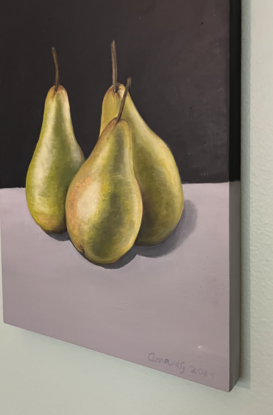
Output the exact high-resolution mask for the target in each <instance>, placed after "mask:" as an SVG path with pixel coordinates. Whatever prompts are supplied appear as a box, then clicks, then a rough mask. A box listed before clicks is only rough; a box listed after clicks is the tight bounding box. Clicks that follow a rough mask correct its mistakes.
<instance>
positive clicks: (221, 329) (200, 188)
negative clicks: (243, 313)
mask: <svg viewBox="0 0 273 415" xmlns="http://www.w3.org/2000/svg"><path fill="white" fill-rule="evenodd" d="M5 9H6V12H5V13H4V15H5V18H4V17H3V16H2V17H1V27H2V29H1V30H2V31H3V33H4V34H5V36H2V40H1V41H0V46H1V52H2V56H3V57H4V61H3V62H4V64H3V66H2V69H1V74H2V77H1V78H2V82H1V84H0V92H1V93H0V114H1V116H0V119H1V128H2V134H1V140H0V143H1V165H0V169H1V176H0V180H1V182H0V185H1V189H0V219H1V250H2V251H1V254H2V283H3V308H4V310H3V311H4V313H3V315H4V322H5V323H6V324H10V325H14V326H17V327H19V328H22V329H26V330H30V331H34V332H37V333H40V334H43V335H47V336H51V337H54V338H56V339H60V340H63V341H67V342H70V343H73V344H76V345H79V346H83V347H86V348H90V349H92V350H95V351H97V352H101V353H105V354H109V355H111V356H114V357H117V358H121V359H125V360H128V361H130V362H133V363H138V364H141V365H144V366H147V367H149V368H152V369H156V370H160V371H162V372H166V373H167V374H170V375H175V376H179V377H181V378H184V379H188V380H191V381H195V382H198V383H202V384H204V385H207V386H211V387H214V388H217V389H221V390H224V391H230V390H231V389H232V388H233V386H234V385H235V383H236V381H237V379H238V376H239V347H240V342H239V338H240V314H239V309H240V301H239V299H240V13H241V10H240V3H239V2H236V1H233V0H231V1H230V0H207V1H206V2H204V1H203V0H185V1H184V2H181V1H179V0H173V1H172V2H167V1H165V0H138V1H136V0H133V1H131V2H126V1H125V0H116V1H115V2H111V1H110V0H102V1H100V2H98V1H94V2H91V3H90V2H87V1H85V0H84V1H82V2H80V3H79V4H76V3H74V2H63V1H61V0H57V2H56V1H55V2H53V0H49V1H47V2H44V1H42V2H40V3H39V4H36V2H34V1H32V0H31V1H29V2H28V3H27V4H24V5H23V4H21V3H19V2H18V3H17V7H16V13H14V10H13V6H12V5H11V4H6V5H5ZM23 16H24V18H22V17H23ZM7 39H8V40H7ZM4 79H5V82H4V81H3V80H4Z"/></svg>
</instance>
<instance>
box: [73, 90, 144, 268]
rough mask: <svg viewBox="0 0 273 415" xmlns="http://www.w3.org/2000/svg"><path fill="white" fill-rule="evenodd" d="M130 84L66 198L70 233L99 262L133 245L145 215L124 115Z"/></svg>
mask: <svg viewBox="0 0 273 415" xmlns="http://www.w3.org/2000/svg"><path fill="white" fill-rule="evenodd" d="M126 88H127V90H128V88H129V83H128V84H127V87H126ZM127 90H126V91H125V93H124V95H123V100H122V101H121V105H120V110H119V114H118V116H117V117H115V118H114V119H113V120H111V121H110V122H109V123H108V125H107V126H106V128H105V129H104V131H103V132H102V134H101V135H100V137H99V139H98V141H97V143H96V145H95V147H94V149H93V151H92V153H91V155H90V156H89V158H88V159H87V160H86V162H85V163H84V164H83V166H82V167H81V168H80V170H79V171H78V173H77V174H76V176H75V177H74V179H73V180H72V182H71V184H70V186H69V189H68V193H67V198H66V221H67V229H68V233H69V236H70V239H71V241H72V242H73V244H74V246H75V247H76V249H77V250H78V251H79V252H80V253H82V254H83V255H84V256H85V258H87V259H88V260H89V261H91V262H93V263H95V264H98V265H106V264H111V263H114V262H116V261H117V260H118V259H119V258H121V257H122V256H123V255H124V254H125V253H126V252H127V251H128V250H129V249H130V248H131V247H132V246H133V244H134V242H135V240H136V237H137V235H138V232H139V229H140V225H141V219H142V200H141V194H140V190H139V186H138V183H137V181H136V178H135V175H134V168H133V160H132V135H131V130H130V127H129V124H128V123H127V122H126V121H125V120H123V119H121V114H122V109H123V106H124V102H125V97H126V93H127Z"/></svg>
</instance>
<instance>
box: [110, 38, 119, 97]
mask: <svg viewBox="0 0 273 415" xmlns="http://www.w3.org/2000/svg"><path fill="white" fill-rule="evenodd" d="M111 56H112V76H113V89H114V92H115V93H116V92H117V90H118V81H117V79H118V65H117V52H116V42H115V41H114V40H113V42H112V43H111Z"/></svg>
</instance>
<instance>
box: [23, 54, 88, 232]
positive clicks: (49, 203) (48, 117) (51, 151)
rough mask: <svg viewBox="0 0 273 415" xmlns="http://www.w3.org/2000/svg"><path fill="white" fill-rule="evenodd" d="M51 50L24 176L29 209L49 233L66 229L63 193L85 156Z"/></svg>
mask: <svg viewBox="0 0 273 415" xmlns="http://www.w3.org/2000/svg"><path fill="white" fill-rule="evenodd" d="M52 53H53V58H54V63H55V70H56V82H55V86H53V87H52V88H50V90H49V92H48V94H47V97H46V101H45V108H44V117H43V124H42V128H41V132H40V137H39V141H38V143H37V145H36V148H35V151H34V154H33V157H32V160H31V162H30V165H29V168H28V172H27V177H26V198H27V204H28V208H29V211H30V213H31V215H32V217H33V219H34V220H35V222H36V223H37V224H38V225H39V226H40V227H41V228H42V229H43V230H44V231H45V232H47V233H49V234H50V233H63V232H65V231H66V220H65V198H66V193H67V190H68V186H69V184H70V182H71V180H72V179H73V177H74V176H75V174H76V173H77V171H78V170H79V168H80V167H81V165H82V164H83V163H84V160H85V158H84V155H83V152H82V150H81V148H80V146H79V144H78V143H77V141H76V138H75V135H74V131H73V126H72V121H71V114H70V106H69V100H68V95H67V92H66V90H65V89H64V87H63V86H61V85H59V69H58V61H57V54H56V50H55V48H52Z"/></svg>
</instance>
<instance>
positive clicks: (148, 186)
mask: <svg viewBox="0 0 273 415" xmlns="http://www.w3.org/2000/svg"><path fill="white" fill-rule="evenodd" d="M112 65H113V86H111V87H110V88H109V89H108V91H107V92H106V94H105V96H104V99H103V104H102V114H101V131H103V130H104V128H105V127H106V125H107V124H108V123H109V121H110V120H111V119H112V118H114V117H115V116H116V115H117V113H118V110H119V107H120V102H121V100H122V98H123V95H124V91H125V87H124V85H122V84H119V83H117V65H116V53H115V43H114V42H113V43H112ZM123 118H124V119H125V120H126V121H127V122H128V124H129V125H130V127H131V130H132V144H133V163H134V171H135V176H136V179H137V182H138V184H139V187H140V191H141V196H142V201H143V219H142V225H141V228H140V232H139V235H138V237H137V240H136V244H138V245H156V244H158V243H160V242H162V241H164V240H165V239H166V238H167V237H168V236H169V235H170V233H171V232H172V231H173V230H174V228H175V227H176V226H177V224H178V222H179V220H180V218H181V215H182V212H183V207H184V197H183V188H182V184H181V180H180V176H179V171H178V168H177V165H176V162H175V160H174V157H173V155H172V153H171V151H170V149H169V148H168V146H167V145H166V144H165V143H164V141H163V140H161V138H159V137H158V136H157V135H156V134H155V133H154V132H153V131H152V130H151V129H150V128H149V127H148V125H147V124H146V123H145V121H144V120H143V119H142V117H141V116H140V114H139V112H138V111H137V109H136V107H135V105H134V103H133V101H132V98H131V96H130V94H129V93H128V96H127V98H126V102H125V106H124V110H123Z"/></svg>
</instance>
